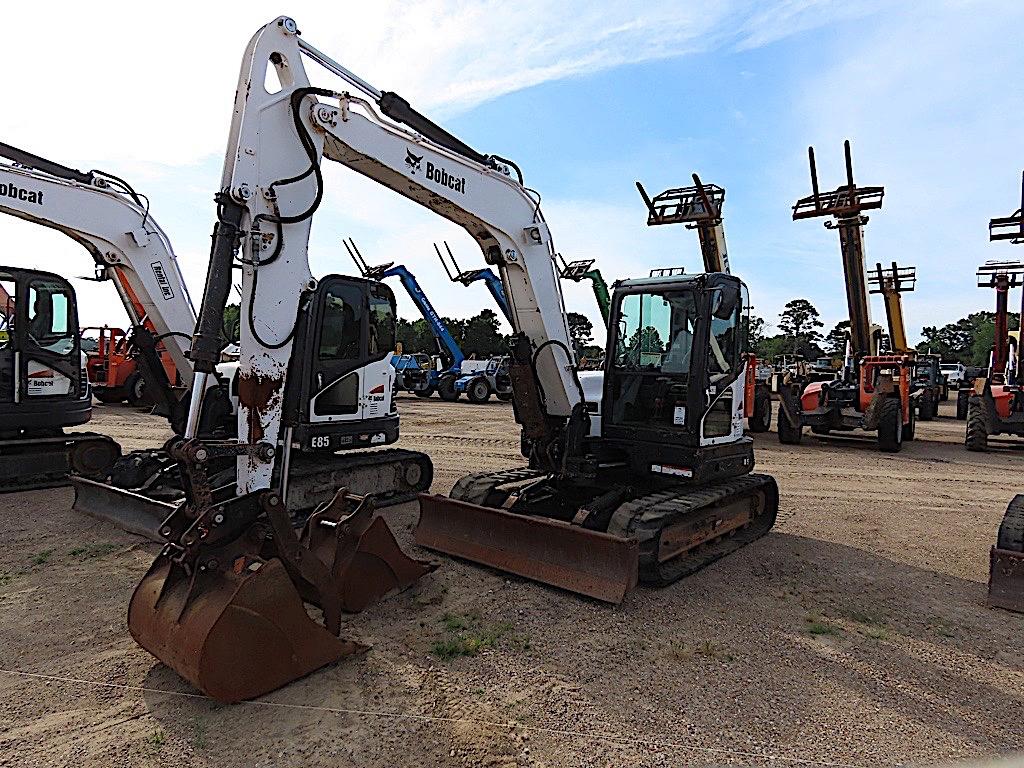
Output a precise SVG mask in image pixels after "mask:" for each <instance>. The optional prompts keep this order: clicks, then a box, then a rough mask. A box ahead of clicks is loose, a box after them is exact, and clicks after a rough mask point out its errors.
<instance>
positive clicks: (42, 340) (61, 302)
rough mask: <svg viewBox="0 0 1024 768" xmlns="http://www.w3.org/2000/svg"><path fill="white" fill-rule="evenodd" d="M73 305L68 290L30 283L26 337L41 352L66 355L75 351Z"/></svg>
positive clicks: (44, 282)
mask: <svg viewBox="0 0 1024 768" xmlns="http://www.w3.org/2000/svg"><path fill="white" fill-rule="evenodd" d="M72 307H73V302H72V301H71V297H70V295H69V293H68V289H67V287H65V286H63V285H61V284H60V283H55V282H51V281H47V280H33V281H32V282H31V283H30V284H29V291H28V328H27V330H28V336H29V338H30V339H31V340H32V341H33V342H35V343H36V344H37V345H38V346H39V347H41V348H42V349H45V350H47V351H48V352H54V353H56V354H58V355H69V354H71V353H72V352H73V351H74V349H75V330H74V324H75V323H74V317H73V315H72Z"/></svg>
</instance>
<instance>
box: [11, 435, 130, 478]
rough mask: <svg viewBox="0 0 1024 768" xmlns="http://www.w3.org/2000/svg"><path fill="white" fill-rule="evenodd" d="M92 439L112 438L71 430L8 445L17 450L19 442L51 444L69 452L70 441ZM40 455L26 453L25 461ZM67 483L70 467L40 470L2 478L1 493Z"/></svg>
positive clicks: (13, 441)
mask: <svg viewBox="0 0 1024 768" xmlns="http://www.w3.org/2000/svg"><path fill="white" fill-rule="evenodd" d="M92 441H96V442H107V441H110V438H109V437H107V436H106V435H101V434H98V433H96V432H69V433H68V434H66V435H60V436H58V437H43V438H24V439H19V440H12V441H10V442H9V443H8V445H7V447H8V449H10V448H14V449H15V450H16V449H17V447H18V445H17V444H18V443H24V444H25V445H26V446H32V447H33V448H38V447H39V446H40V445H46V444H50V445H52V446H53V448H54V450H53V452H54V453H58V452H63V453H65V454H67V453H68V451H69V444H70V443H76V442H77V443H85V442H92ZM2 443H3V441H0V444H2ZM40 455H42V454H41V453H40V452H39V451H33V452H31V453H26V454H25V463H30V462H31V460H32V458H33V457H38V456H40ZM66 485H71V468H70V467H68V468H67V469H65V470H64V471H62V472H40V473H39V474H35V475H25V474H19V475H18V476H17V477H4V478H0V493H15V492H17V491H41V490H45V489H47V488H61V487H63V486H66Z"/></svg>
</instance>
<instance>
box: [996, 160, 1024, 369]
mask: <svg viewBox="0 0 1024 768" xmlns="http://www.w3.org/2000/svg"><path fill="white" fill-rule="evenodd" d="M988 239H989V240H990V241H994V240H1009V241H1010V242H1011V243H1012V244H1014V245H1021V244H1024V173H1022V174H1021V185H1020V208H1018V209H1017V210H1016V211H1014V212H1013V213H1012V214H1011V215H1009V216H1003V217H1001V218H996V219H991V220H990V221H989V223H988ZM1008 263H1012V264H1014V265H1017V266H1019V264H1020V263H1019V262H1008ZM1019 279H1020V273H1019V272H1018V273H1017V274H1016V276H1015V277H1014V280H1019ZM1016 285H1020V283H1019V282H1015V283H1014V284H1013V286H1010V287H1015V286H1016ZM997 291H998V288H997ZM1005 296H1006V295H1005V294H1004V301H1005ZM997 301H998V293H997ZM1021 311H1022V315H1024V298H1022V300H1021ZM996 314H997V316H998V309H997V312H996ZM1004 317H1005V312H1004ZM1004 331H1005V329H1004ZM1007 336H1008V333H1005V332H1004V333H1003V335H1002V336H1001V337H1000V336H999V333H998V329H997V331H996V346H997V348H998V346H999V344H1000V343H1002V344H1006V343H1007V342H1006V338H1007ZM1004 357H1005V355H1004ZM1022 365H1024V345H1021V344H1018V345H1017V365H1016V366H1015V368H1016V370H1017V371H1018V376H1019V375H1020V373H1019V372H1020V371H1024V368H1021V366H1022ZM1003 370H1004V371H1005V370H1006V365H1005V363H1004V365H1003Z"/></svg>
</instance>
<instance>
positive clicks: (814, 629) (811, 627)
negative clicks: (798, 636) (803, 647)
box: [807, 616, 843, 637]
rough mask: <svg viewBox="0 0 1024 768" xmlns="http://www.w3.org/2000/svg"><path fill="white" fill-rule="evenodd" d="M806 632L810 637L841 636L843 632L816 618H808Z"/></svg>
mask: <svg viewBox="0 0 1024 768" xmlns="http://www.w3.org/2000/svg"><path fill="white" fill-rule="evenodd" d="M807 632H808V633H809V634H811V635H814V636H816V637H818V636H822V635H831V636H835V635H841V634H842V633H843V630H841V629H840V628H839V627H837V626H835V625H834V624H828V623H826V622H824V621H822V620H821V619H819V618H817V617H814V616H808V617H807Z"/></svg>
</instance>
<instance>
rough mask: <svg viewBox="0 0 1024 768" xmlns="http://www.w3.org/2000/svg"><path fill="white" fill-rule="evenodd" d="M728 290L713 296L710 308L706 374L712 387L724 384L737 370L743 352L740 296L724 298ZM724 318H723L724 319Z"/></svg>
mask: <svg viewBox="0 0 1024 768" xmlns="http://www.w3.org/2000/svg"><path fill="white" fill-rule="evenodd" d="M731 287H732V286H727V287H726V289H725V290H724V291H723V290H722V289H719V290H716V291H715V292H714V293H713V294H712V299H711V306H712V313H711V337H710V339H709V342H710V343H709V344H708V373H709V375H710V377H711V383H712V384H717V383H719V382H722V381H727V380H729V379H730V378H732V377H733V374H735V373H736V371H737V370H738V369H739V364H740V362H741V356H742V352H743V346H744V344H743V339H741V338H740V336H741V335H742V331H743V328H744V323H743V322H742V313H743V305H744V304H745V303H746V302H743V301H740V296H739V293H738V292H736V295H735V297H734V298H732V299H730V297H728V296H724V295H723V294H725V293H729V291H728V288H731ZM723 315H724V316H723Z"/></svg>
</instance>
